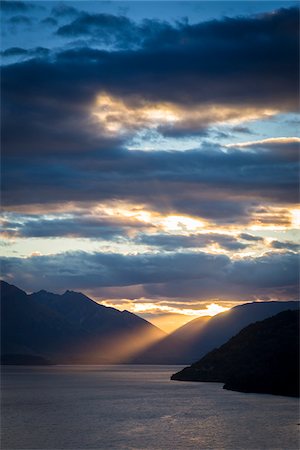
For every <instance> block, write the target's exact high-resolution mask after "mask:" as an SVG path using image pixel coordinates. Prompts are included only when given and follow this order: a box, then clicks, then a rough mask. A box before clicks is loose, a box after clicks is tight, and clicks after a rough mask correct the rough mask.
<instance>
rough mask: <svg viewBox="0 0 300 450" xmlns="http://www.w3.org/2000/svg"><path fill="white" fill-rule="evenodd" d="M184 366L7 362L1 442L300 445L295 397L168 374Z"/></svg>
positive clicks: (45, 445)
mask: <svg viewBox="0 0 300 450" xmlns="http://www.w3.org/2000/svg"><path fill="white" fill-rule="evenodd" d="M181 368H182V367H181V366H124V365H123V366H48V367H46V366H45V367H13V366H6V367H5V368H4V369H3V371H2V383H1V385H2V386H1V387H2V402H1V403H2V413H1V422H2V423H1V425H2V426H1V428H2V442H1V444H2V445H1V448H2V449H3V450H9V449H18V450H20V449H39V450H46V449H47V450H48V449H49V450H50V449H51V450H60V449H62V450H63V449H73V450H76V449H99V450H102V449H103V450H108V449H113V450H119V449H126V450H133V449H134V450H146V449H147V450H177V449H178V450H181V449H182V450H186V449H205V450H206V449H214V450H217V449H232V450H243V449H245V450H248V449H255V450H263V449H270V450H276V449H280V450H282V449H285V450H292V449H298V448H299V441H298V429H299V426H298V423H299V413H298V405H299V403H298V400H297V399H295V398H288V397H279V396H272V395H258V394H243V393H238V392H230V391H225V390H223V389H222V385H221V384H218V383H191V382H190V383H189V382H176V381H170V375H171V374H172V373H174V372H176V371H178V370H180V369H181Z"/></svg>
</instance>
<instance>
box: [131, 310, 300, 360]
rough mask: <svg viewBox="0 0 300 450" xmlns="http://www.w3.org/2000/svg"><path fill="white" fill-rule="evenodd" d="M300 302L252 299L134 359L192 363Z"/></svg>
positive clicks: (190, 326) (191, 325)
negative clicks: (251, 327) (243, 330)
mask: <svg viewBox="0 0 300 450" xmlns="http://www.w3.org/2000/svg"><path fill="white" fill-rule="evenodd" d="M299 305H300V303H299V302H297V301H289V302H275V301H272V302H253V303H246V304H244V305H238V306H235V307H234V308H231V309H230V310H228V311H226V312H223V313H220V314H218V315H216V316H213V317H212V318H207V317H204V318H203V317H200V318H198V319H195V320H192V321H191V322H188V323H187V324H186V325H184V326H183V327H181V328H179V329H177V330H176V331H175V332H173V333H172V334H170V335H168V336H166V337H165V338H164V339H163V340H161V341H160V342H159V343H157V344H154V345H153V346H151V347H150V348H148V349H147V350H145V351H143V352H141V353H140V355H138V356H136V357H135V359H134V362H136V363H148V364H191V363H193V362H195V361H197V360H198V359H199V358H201V357H202V356H204V355H205V354H206V353H207V352H209V351H211V350H213V349H214V348H216V347H219V346H220V345H222V344H224V343H225V342H226V341H228V339H230V338H231V337H233V336H234V335H236V334H237V333H238V332H239V331H241V330H242V329H243V328H244V327H245V326H247V325H250V324H251V323H253V322H257V321H259V320H263V319H266V318H267V317H271V316H274V315H275V314H278V313H279V312H281V311H284V310H287V309H292V310H294V309H298V308H299Z"/></svg>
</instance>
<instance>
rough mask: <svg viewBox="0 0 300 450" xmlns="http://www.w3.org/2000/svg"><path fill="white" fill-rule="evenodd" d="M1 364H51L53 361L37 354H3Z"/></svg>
mask: <svg viewBox="0 0 300 450" xmlns="http://www.w3.org/2000/svg"><path fill="white" fill-rule="evenodd" d="M1 364H4V365H14V366H50V365H52V363H51V361H49V360H48V359H45V358H43V357H42V356H37V355H18V354H12V355H7V354H6V355H1Z"/></svg>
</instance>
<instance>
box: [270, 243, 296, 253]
mask: <svg viewBox="0 0 300 450" xmlns="http://www.w3.org/2000/svg"><path fill="white" fill-rule="evenodd" d="M270 246H271V247H272V248H276V249H279V250H290V251H294V252H297V251H299V250H300V245H299V244H295V243H294V242H287V241H285V242H280V241H272V242H271V244H270Z"/></svg>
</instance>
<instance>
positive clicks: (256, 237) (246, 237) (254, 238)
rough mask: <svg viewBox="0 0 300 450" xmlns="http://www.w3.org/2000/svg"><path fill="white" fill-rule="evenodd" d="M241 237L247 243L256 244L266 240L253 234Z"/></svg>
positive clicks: (243, 234) (244, 234)
mask: <svg viewBox="0 0 300 450" xmlns="http://www.w3.org/2000/svg"><path fill="white" fill-rule="evenodd" d="M239 237H240V238H241V239H243V240H245V241H254V242H259V241H263V240H264V239H263V238H262V237H260V236H253V235H252V234H247V233H241V234H240V235H239Z"/></svg>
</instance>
